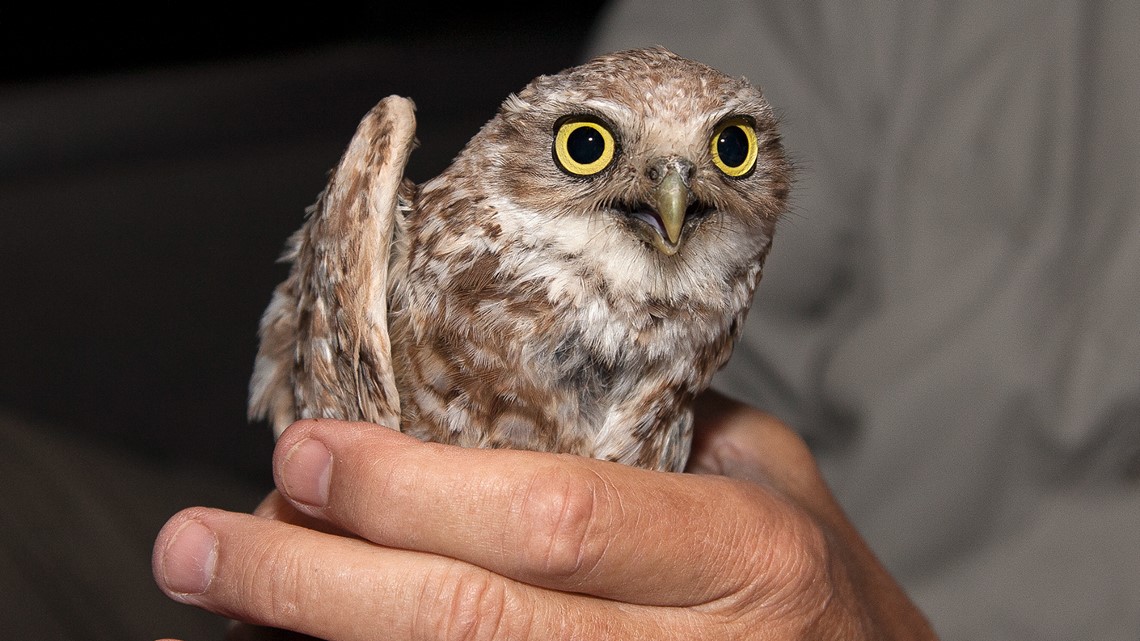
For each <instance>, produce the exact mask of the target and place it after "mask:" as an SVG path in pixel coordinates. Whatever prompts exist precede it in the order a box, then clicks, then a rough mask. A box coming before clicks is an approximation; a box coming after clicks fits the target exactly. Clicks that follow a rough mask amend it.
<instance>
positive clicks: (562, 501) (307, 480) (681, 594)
mask: <svg viewBox="0 0 1140 641" xmlns="http://www.w3.org/2000/svg"><path fill="white" fill-rule="evenodd" d="M274 475H275V477H276V480H277V485H278V487H279V488H280V489H281V491H282V493H283V494H284V495H285V496H286V497H287V498H289V499H290V500H291V501H292V502H293V503H294V505H296V506H297V507H298V508H299V509H301V510H302V511H305V512H307V513H309V514H311V515H313V516H317V517H319V518H323V519H327V520H329V521H331V522H333V523H334V524H336V525H338V526H340V527H343V528H345V529H347V530H350V531H352V532H355V533H356V534H357V535H359V536H361V537H363V538H366V539H368V540H370V541H373V542H375V543H379V544H381V545H385V546H389V547H397V548H403V549H408V550H417V551H422V552H430V553H434V554H439V555H444V556H448V557H452V558H455V559H460V560H463V561H466V562H469V563H472V564H475V565H478V566H481V567H483V568H485V569H488V570H490V571H492V572H495V573H497V574H500V575H503V576H507V577H510V578H513V579H516V580H519V581H523V582H526V583H530V584H532V585H537V586H541V587H547V588H552V589H557V590H560V591H569V592H581V593H585V594H591V595H595V596H601V597H606V598H611V599H617V600H621V601H625V602H629V603H638V604H646V605H674V606H689V605H699V604H703V603H710V602H713V601H716V600H719V599H723V598H726V597H728V596H731V595H733V594H737V593H739V592H741V591H743V590H745V589H746V588H750V589H755V588H756V587H757V585H762V584H763V582H764V579H765V576H770V575H773V574H778V575H780V576H781V577H783V575H784V574H785V573H783V572H781V571H780V570H781V568H779V567H775V566H783V565H785V564H788V563H792V564H798V563H799V560H797V559H789V558H788V553H789V551H791V552H793V553H801V552H804V553H815V552H818V551H819V550H820V549H822V542H820V541H818V540H817V539H816V538H814V537H815V534H816V533H814V532H812V531H808V530H807V529H806V528H805V527H804V526H803V524H804V523H805V521H806V520H805V519H802V518H798V515H797V514H796V510H797V508H795V507H794V506H792V505H791V504H789V503H787V502H785V501H783V500H782V499H780V498H779V497H778V496H777V495H775V494H772V493H770V492H767V491H766V490H765V489H764V488H762V487H761V486H759V485H756V484H752V483H745V482H740V481H732V480H730V479H726V478H722V477H714V476H697V475H683V474H667V473H661V472H652V471H648V470H642V469H637V468H632V467H627V466H624V465H620V464H617V463H608V462H603V461H596V460H593V459H587V458H582V457H577V456H572V455H554V454H545V453H536V452H524V451H513V450H470V449H462V448H458V447H454V446H445V445H439V444H434V443H422V442H420V441H418V440H416V439H414V438H411V437H408V436H406V435H403V434H399V433H397V432H393V431H391V430H388V429H386V428H382V427H377V426H372V425H368V424H361V423H340V422H335V421H303V422H300V423H298V424H296V425H294V426H293V427H291V428H290V429H289V430H287V431H286V432H285V433H284V434H283V435H282V437H281V439H280V441H279V443H278V446H277V450H276V453H275V457H274ZM789 542H792V543H793V545H790V546H789V545H788V543H789ZM777 547H780V549H776V548H777ZM821 565H822V564H821Z"/></svg>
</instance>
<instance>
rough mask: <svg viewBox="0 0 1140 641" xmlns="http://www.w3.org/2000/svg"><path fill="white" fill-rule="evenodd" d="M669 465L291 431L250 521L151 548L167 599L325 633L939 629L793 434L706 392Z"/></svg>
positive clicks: (560, 634) (392, 436)
mask: <svg viewBox="0 0 1140 641" xmlns="http://www.w3.org/2000/svg"><path fill="white" fill-rule="evenodd" d="M690 467H691V471H693V472H697V474H667V473H661V472H651V471H647V470H642V469H637V468H632V467H627V466H623V465H619V464H616V463H608V462H603V461H595V460H592V459H586V458H581V457H577V456H571V455H554V454H544V453H535V452H522V451H510V450H464V449H460V448H457V447H452V446H444V445H439V444H434V443H422V442H420V441H418V440H416V439H413V438H411V437H408V436H406V435H403V434H400V433H398V432H394V431H392V430H388V429H386V428H382V427H376V426H372V425H367V424H351V423H341V422H336V421H301V422H299V423H297V424H295V425H293V426H292V427H290V428H289V429H288V430H287V431H286V432H285V433H284V434H283V435H282V436H281V438H280V440H279V442H278V444H277V447H276V450H275V455H274V461H273V470H274V476H275V480H276V484H277V487H278V489H279V491H280V493H279V494H278V493H274V494H272V495H270V497H269V498H268V499H267V500H266V501H265V502H264V503H263V504H262V506H261V507H259V508H258V510H257V511H256V512H255V514H254V515H243V514H234V513H228V512H223V511H220V510H213V509H207V508H190V509H187V510H184V511H182V512H180V513H179V514H177V515H175V516H174V517H172V518H171V519H170V521H169V522H168V523H167V525H166V526H165V527H164V528H163V530H162V532H161V533H160V534H159V536H158V539H157V541H156V543H155V552H154V573H155V577H156V580H157V581H158V583H159V585H160V587H162V589H163V590H164V591H165V592H166V593H167V594H168V595H169V596H171V597H172V598H174V599H176V600H179V601H182V602H185V603H189V604H193V605H196V606H199V607H202V608H205V609H207V610H211V611H213V612H217V613H219V614H222V615H225V616H229V617H231V618H235V619H238V620H240V621H245V622H250V623H253V624H256V625H261V626H271V627H273V628H284V629H290V630H296V631H300V632H303V633H306V634H310V635H313V636H316V637H320V638H326V639H345V640H347V639H399V640H403V639H499V638H502V639H569V638H574V639H591V640H593V639H643V638H652V639H663V638H701V639H748V638H764V639H806V638H810V639H829V638H836V639H840V638H841V639H871V638H874V639H879V638H882V639H933V638H934V634H933V632H932V631H931V629H930V628H929V626H928V625H927V623H926V621H925V620H924V619H923V617H922V615H921V613H920V612H919V611H918V609H917V608H916V607H915V606H914V605H913V604H912V603H911V602H910V601H909V599H907V597H906V595H905V594H904V593H903V592H902V590H901V589H900V588H899V587H898V585H897V584H896V583H895V581H894V580H893V579H892V578H891V577H890V576H889V574H888V573H887V572H886V571H885V569H884V568H883V567H882V566H881V565H880V564H879V563H878V561H877V560H876V559H875V558H874V556H873V554H872V553H871V552H870V551H869V549H868V548H867V546H866V545H865V544H864V543H863V541H862V539H861V538H860V537H859V535H858V534H857V533H856V532H855V530H854V528H853V527H852V526H851V524H850V523H849V522H848V521H847V519H846V518H845V516H844V515H843V513H842V511H841V509H840V508H839V506H838V505H837V503H836V502H835V500H834V499H833V498H832V496H831V494H830V492H829V491H828V490H827V487H826V485H825V483H824V482H823V480H822V477H821V476H820V474H819V472H818V469H817V467H816V465H815V462H814V459H813V458H812V456H811V454H810V452H809V451H808V450H807V448H806V447H805V446H804V444H803V442H802V441H801V440H800V439H799V438H798V437H797V436H796V435H795V434H794V433H793V432H792V431H791V430H789V429H788V428H787V427H785V426H784V425H782V424H781V423H779V422H778V421H776V420H775V419H773V418H771V417H769V416H767V415H764V414H762V413H760V412H758V411H756V410H753V409H751V408H749V407H747V406H744V405H742V404H739V403H736V402H734V401H730V400H729V399H726V398H724V397H721V396H719V395H714V394H710V395H706V397H704V398H703V399H702V400H701V403H700V404H699V406H698V431H697V440H696V442H695V444H694V451H693V456H692V460H691V464H690Z"/></svg>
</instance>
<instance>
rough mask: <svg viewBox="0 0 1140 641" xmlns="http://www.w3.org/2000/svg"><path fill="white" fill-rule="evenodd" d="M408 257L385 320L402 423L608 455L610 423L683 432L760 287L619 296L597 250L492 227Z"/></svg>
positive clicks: (477, 438) (468, 439)
mask: <svg viewBox="0 0 1140 641" xmlns="http://www.w3.org/2000/svg"><path fill="white" fill-rule="evenodd" d="M399 260H401V261H402V264H401V265H399V266H398V268H397V270H396V271H398V272H400V278H399V279H396V283H395V284H394V285H393V287H392V288H391V290H390V292H389V311H390V314H389V318H390V322H391V325H392V335H393V341H392V344H393V351H394V352H395V353H394V354H393V357H394V360H395V366H396V373H397V382H398V385H399V388H400V396H401V402H402V404H403V410H404V411H403V414H404V429H405V430H407V431H409V432H411V433H417V432H418V435H419V436H421V437H424V438H430V439H432V440H440V441H445V442H455V443H459V444H461V445H468V446H480V447H486V446H504V447H522V448H527V449H542V450H556V451H569V452H576V453H581V454H586V455H591V456H598V455H603V456H606V457H609V458H619V457H620V456H619V455H614V454H607V453H603V452H599V451H598V448H599V447H601V445H600V444H601V443H606V444H607V446H609V445H608V444H612V443H614V442H621V439H616V440H615V438H614V434H613V432H614V430H621V429H625V430H629V431H630V432H631V434H632V431H633V430H638V429H640V430H643V431H653V430H656V431H658V432H678V431H683V430H686V429H687V428H688V420H689V413H688V409H687V403H688V400H691V398H692V396H693V395H694V394H695V393H697V392H699V391H700V390H701V389H703V388H704V387H706V386H707V385H708V382H709V380H710V379H711V377H712V375H713V373H714V371H715V369H716V368H718V367H719V366H720V364H721V363H722V362H723V360H724V358H726V357H727V350H729V349H731V341H732V336H733V334H734V333H735V328H736V323H737V322H738V320H739V316H740V314H741V313H742V310H743V308H744V307H745V306H746V304H747V300H746V298H750V294H751V288H750V287H749V286H746V287H744V288H743V289H742V288H741V287H739V286H725V288H724V289H725V291H723V292H712V293H713V295H712V296H711V297H708V294H710V288H709V287H708V286H707V285H705V286H702V287H703V289H702V291H701V292H693V295H692V296H682V295H680V294H678V295H677V296H676V297H675V298H674V299H673V300H658V299H653V298H642V299H637V298H630V297H626V296H621V295H618V294H616V293H615V291H614V289H615V288H614V284H613V283H612V282H611V281H610V280H609V279H608V278H607V277H606V276H605V275H603V273H601V271H600V270H598V269H596V268H595V267H594V266H592V265H591V261H590V260H589V258H588V257H583V256H582V255H579V254H574V253H565V252H561V251H557V250H553V249H552V248H550V247H536V246H532V245H528V243H527V242H526V241H524V240H522V239H519V238H506V237H504V235H503V234H502V232H501V230H500V229H496V228H495V226H494V225H490V226H488V227H486V228H481V229H474V228H470V229H469V230H468V231H467V232H466V233H465V234H464V235H463V236H462V237H459V238H449V239H444V238H436V237H432V236H431V235H430V234H424V235H422V236H416V237H414V238H413V239H412V241H411V242H410V243H409V244H408V245H407V247H406V252H405V253H404V254H403V255H402V256H401V258H400V259H399ZM744 289H746V290H748V291H747V296H742V295H741V294H740V292H742V291H743V290H744ZM698 293H699V294H702V295H701V296H698V295H697V294H698ZM728 299H732V300H728ZM698 301H699V302H698ZM631 407H639V408H644V409H643V410H638V411H641V412H642V414H641V415H634V414H631V410H630V408H631ZM662 407H665V408H670V409H669V411H663V410H662V409H661V408H662ZM617 423H620V425H617ZM488 424H490V425H494V426H495V427H494V429H482V430H480V429H470V428H469V427H468V426H470V425H488ZM465 427H467V429H465ZM662 438H664V437H662ZM669 438H677V436H676V434H674V435H673V436H670V437H669ZM641 440H642V441H644V440H645V439H641ZM631 442H632V440H631Z"/></svg>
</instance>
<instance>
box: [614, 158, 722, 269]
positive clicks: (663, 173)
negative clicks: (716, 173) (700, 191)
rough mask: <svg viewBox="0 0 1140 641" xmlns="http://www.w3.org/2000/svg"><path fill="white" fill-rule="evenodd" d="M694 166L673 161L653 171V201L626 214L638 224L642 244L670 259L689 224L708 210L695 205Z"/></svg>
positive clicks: (651, 175) (660, 164) (652, 168)
mask: <svg viewBox="0 0 1140 641" xmlns="http://www.w3.org/2000/svg"><path fill="white" fill-rule="evenodd" d="M691 171H692V164H691V163H689V162H688V161H685V160H680V159H671V160H669V161H667V162H662V163H659V164H657V165H655V166H653V167H651V168H650V170H649V172H648V173H649V177H650V179H651V180H653V179H656V181H657V184H656V185H655V186H654V188H653V191H652V196H651V201H650V202H646V203H641V204H638V205H635V206H632V207H629V208H628V209H627V210H626V211H625V213H626V215H627V216H629V217H630V218H631V219H632V220H633V221H634V229H635V230H636V232H637V233H638V235H639V236H641V238H642V240H644V241H646V242H647V243H649V244H650V245H653V246H654V247H655V248H657V251H659V252H661V253H662V254H664V255H666V256H672V255H674V254H676V253H677V252H678V251H679V250H680V249H681V245H682V244H683V241H684V234H685V222H686V220H689V219H692V218H695V217H696V216H698V215H700V214H703V213H704V211H705V207H704V206H702V205H700V204H699V203H697V202H695V198H694V197H693V193H692V191H691V190H690V189H689V184H688V178H689V174H690V173H691Z"/></svg>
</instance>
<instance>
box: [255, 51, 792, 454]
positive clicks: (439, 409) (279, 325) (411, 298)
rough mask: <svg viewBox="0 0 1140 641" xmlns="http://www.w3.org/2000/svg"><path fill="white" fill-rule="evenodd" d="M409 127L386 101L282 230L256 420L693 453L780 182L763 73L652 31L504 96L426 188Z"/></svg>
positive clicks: (574, 448)
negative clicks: (412, 175) (285, 245)
mask: <svg viewBox="0 0 1140 641" xmlns="http://www.w3.org/2000/svg"><path fill="white" fill-rule="evenodd" d="M414 129H415V123H414V115H413V106H412V103H411V102H410V101H409V100H407V99H404V98H400V97H396V96H390V97H388V98H385V99H384V100H382V101H381V102H380V103H379V104H378V105H377V106H376V107H375V108H374V109H373V110H372V111H371V112H369V113H368V115H366V116H365V117H364V119H363V121H362V122H361V124H360V127H359V129H358V130H357V133H356V135H355V137H354V138H353V140H352V142H351V143H350V145H349V147H348V149H347V151H346V152H345V154H344V157H343V158H342V160H341V162H340V164H339V166H338V167H337V168H336V170H335V172H334V173H333V175H332V178H331V180H330V182H329V185H328V188H327V189H326V190H325V191H324V192H323V193H322V194H321V197H320V199H319V200H318V202H317V204H316V205H315V206H314V208H313V209H312V210H311V212H310V216H309V217H308V219H307V220H306V222H305V224H304V225H303V226H302V228H301V229H300V230H299V231H298V232H297V233H296V234H295V235H294V236H293V237H292V239H291V240H290V242H289V250H288V252H287V254H286V258H287V259H288V260H290V261H291V262H292V263H293V268H292V272H291V274H290V276H289V278H288V279H287V280H286V281H285V282H284V283H282V284H281V285H280V286H279V287H278V288H277V290H276V292H275V293H274V296H273V300H272V302H271V303H270V305H269V308H268V309H267V310H266V312H265V316H264V318H263V319H262V326H261V341H262V342H261V350H260V352H259V354H258V357H257V362H256V365H255V371H254V376H253V380H252V381H251V384H250V389H251V397H250V415H251V417H254V418H259V417H268V418H269V419H270V421H271V422H272V424H273V426H274V429H275V431H276V432H277V433H278V434H279V433H280V432H281V430H283V429H284V428H285V427H286V426H288V425H289V423H291V422H292V421H293V420H295V419H297V418H302V417H328V418H343V419H353V420H358V419H362V420H367V421H373V422H377V423H381V424H384V425H387V426H389V427H393V428H396V427H398V428H399V429H401V430H403V431H405V432H408V433H410V434H413V435H415V436H418V437H420V438H423V439H427V440H433V441H440V442H445V443H455V444H459V445H463V446H468V447H511V448H523V449H536V450H546V451H557V452H571V453H576V454H581V455H584V456H593V457H598V458H603V459H608V460H613V461H619V462H622V463H627V464H631V465H638V466H642V467H647V468H653V469H661V470H680V469H682V468H683V467H684V464H685V460H686V458H687V457H688V452H689V444H690V441H691V436H692V401H693V399H694V397H695V396H696V395H697V394H698V393H700V392H701V391H702V390H704V389H705V388H706V387H707V386H708V385H709V382H710V379H711V378H712V376H713V374H714V372H715V371H716V370H717V369H718V368H719V367H720V366H721V365H723V364H724V362H725V361H726V360H727V359H728V357H729V354H730V353H731V351H732V346H733V343H734V341H735V340H736V338H737V335H738V334H739V332H740V328H741V327H742V325H743V318H744V315H745V313H746V312H747V309H748V306H749V304H750V303H751V300H752V294H753V291H754V290H755V287H756V285H757V282H758V281H759V279H760V273H761V267H762V265H763V263H764V258H765V256H766V255H767V253H768V249H769V247H770V245H771V241H772V235H773V232H774V229H775V225H776V222H777V220H778V218H779V217H780V215H781V213H782V211H783V209H784V205H785V201H786V197H787V193H788V188H789V182H790V168H789V166H788V163H787V161H786V160H785V157H784V153H783V149H782V147H781V144H780V139H779V136H778V134H777V132H776V124H775V120H774V118H773V115H772V112H771V109H770V108H769V106H768V104H767V103H766V102H765V101H764V99H763V98H762V97H761V94H760V92H759V91H758V90H757V89H755V88H754V87H752V86H751V85H749V84H748V83H747V82H746V81H744V80H742V79H736V78H730V77H728V76H725V75H723V74H721V73H720V72H718V71H716V70H714V69H711V68H709V67H707V66H705V65H702V64H700V63H697V62H693V61H690V60H686V59H683V58H680V57H678V56H676V55H674V54H672V53H669V52H667V51H665V50H663V49H660V48H652V49H640V50H632V51H626V52H620V53H615V54H611V55H607V56H602V57H599V58H597V59H594V60H592V61H590V62H588V63H586V64H584V65H582V66H579V67H575V68H572V69H568V70H566V71H563V72H562V73H559V74H556V75H551V76H541V77H539V78H537V79H535V80H534V81H533V82H531V84H529V85H528V86H527V87H526V88H524V89H523V90H522V91H520V92H519V93H518V94H516V95H512V96H510V97H509V98H507V100H506V101H505V102H504V103H503V105H502V107H501V108H500V110H499V112H498V114H497V115H496V116H495V117H494V118H493V119H492V120H491V121H490V122H488V123H487V124H486V125H485V126H484V127H483V128H482V129H481V130H480V131H479V133H478V134H477V135H476V136H475V137H474V138H473V139H472V140H471V142H470V143H468V145H467V146H466V147H465V148H464V150H463V151H462V152H460V154H459V156H458V157H457V158H456V159H455V161H454V163H453V164H452V165H451V166H450V167H449V168H448V169H447V170H445V171H444V172H443V173H442V174H441V175H440V176H438V177H437V178H435V179H432V180H430V181H428V182H426V183H424V184H423V185H421V186H419V187H417V186H415V185H413V184H412V183H410V182H409V181H407V180H405V179H404V178H403V170H404V166H405V163H406V161H407V158H408V155H409V154H410V153H411V150H412V147H413V145H414ZM559 132H562V133H563V134H565V135H564V136H562V137H560V136H559ZM750 132H752V134H754V135H750ZM718 141H720V142H718ZM753 158H754V160H753ZM718 163H720V165H718ZM579 174H591V175H579ZM730 174H740V175H737V176H734V175H730Z"/></svg>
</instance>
